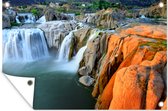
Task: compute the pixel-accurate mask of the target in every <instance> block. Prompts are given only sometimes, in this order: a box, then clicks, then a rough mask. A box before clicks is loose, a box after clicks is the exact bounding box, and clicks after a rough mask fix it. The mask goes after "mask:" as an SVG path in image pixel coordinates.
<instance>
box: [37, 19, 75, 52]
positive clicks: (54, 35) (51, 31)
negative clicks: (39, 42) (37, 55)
mask: <svg viewBox="0 0 168 111" xmlns="http://www.w3.org/2000/svg"><path fill="white" fill-rule="evenodd" d="M76 25H77V24H76V22H74V21H53V22H46V23H43V24H41V25H39V26H38V28H40V29H42V30H43V31H44V34H45V37H46V39H47V44H48V47H49V48H50V49H54V51H55V52H58V49H59V48H60V46H61V43H62V41H63V39H64V37H65V36H66V35H68V34H69V32H70V31H72V30H74V29H75V27H76Z"/></svg>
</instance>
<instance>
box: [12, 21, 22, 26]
mask: <svg viewBox="0 0 168 111" xmlns="http://www.w3.org/2000/svg"><path fill="white" fill-rule="evenodd" d="M11 26H20V24H19V23H16V22H11Z"/></svg>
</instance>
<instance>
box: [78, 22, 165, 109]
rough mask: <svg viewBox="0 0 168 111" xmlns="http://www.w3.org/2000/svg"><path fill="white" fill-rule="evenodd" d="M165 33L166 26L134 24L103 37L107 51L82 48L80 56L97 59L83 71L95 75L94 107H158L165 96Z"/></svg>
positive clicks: (84, 66) (85, 66)
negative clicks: (82, 51) (95, 98)
mask: <svg viewBox="0 0 168 111" xmlns="http://www.w3.org/2000/svg"><path fill="white" fill-rule="evenodd" d="M166 35H167V34H166V26H161V25H160V26H159V25H145V24H143V25H138V26H134V27H132V28H128V29H124V30H121V31H120V32H118V33H115V34H112V35H111V36H110V37H107V38H106V39H105V40H104V41H108V46H107V52H106V51H104V52H103V54H101V52H99V51H100V49H98V50H99V51H98V52H99V53H96V54H94V53H90V56H87V55H88V53H87V51H86V52H85V54H84V60H89V59H91V58H92V56H93V57H95V58H96V61H98V62H93V64H92V66H94V67H91V69H90V71H89V73H88V74H87V75H89V76H91V77H93V78H94V79H95V85H94V89H93V92H92V95H93V97H97V98H98V100H97V103H96V108H98V109H160V108H159V107H158V103H159V102H160V101H165V100H166V97H167V95H166V86H167V85H166V81H167V80H166V76H167V74H166V73H165V72H166V69H167V68H166V64H167V55H166V52H167V51H166V50H167V47H166V46H167V43H166V42H167V41H166ZM94 43H97V42H96V41H94ZM99 43H101V42H99ZM99 48H100V47H99ZM88 50H91V48H89V49H88ZM96 55H99V57H98V56H96ZM84 60H83V61H84ZM87 63H89V62H84V64H82V68H83V70H84V69H85V68H86V69H87V68H88V66H89V65H88V64H87ZM86 69H85V70H86ZM81 70H82V69H81ZM94 70H95V71H94Z"/></svg>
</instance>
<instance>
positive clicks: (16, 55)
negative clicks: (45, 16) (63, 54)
mask: <svg viewBox="0 0 168 111" xmlns="http://www.w3.org/2000/svg"><path fill="white" fill-rule="evenodd" d="M3 48H4V50H3V51H4V53H3V54H4V55H3V60H4V62H6V61H24V62H27V61H34V60H38V59H40V58H43V57H47V56H48V55H49V53H48V47H47V44H46V41H45V37H44V34H43V31H41V30H40V29H37V28H31V29H5V30H3Z"/></svg>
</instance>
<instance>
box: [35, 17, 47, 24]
mask: <svg viewBox="0 0 168 111" xmlns="http://www.w3.org/2000/svg"><path fill="white" fill-rule="evenodd" d="M45 22H46V18H45V15H43V16H42V17H41V18H39V19H38V20H37V21H36V23H45Z"/></svg>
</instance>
